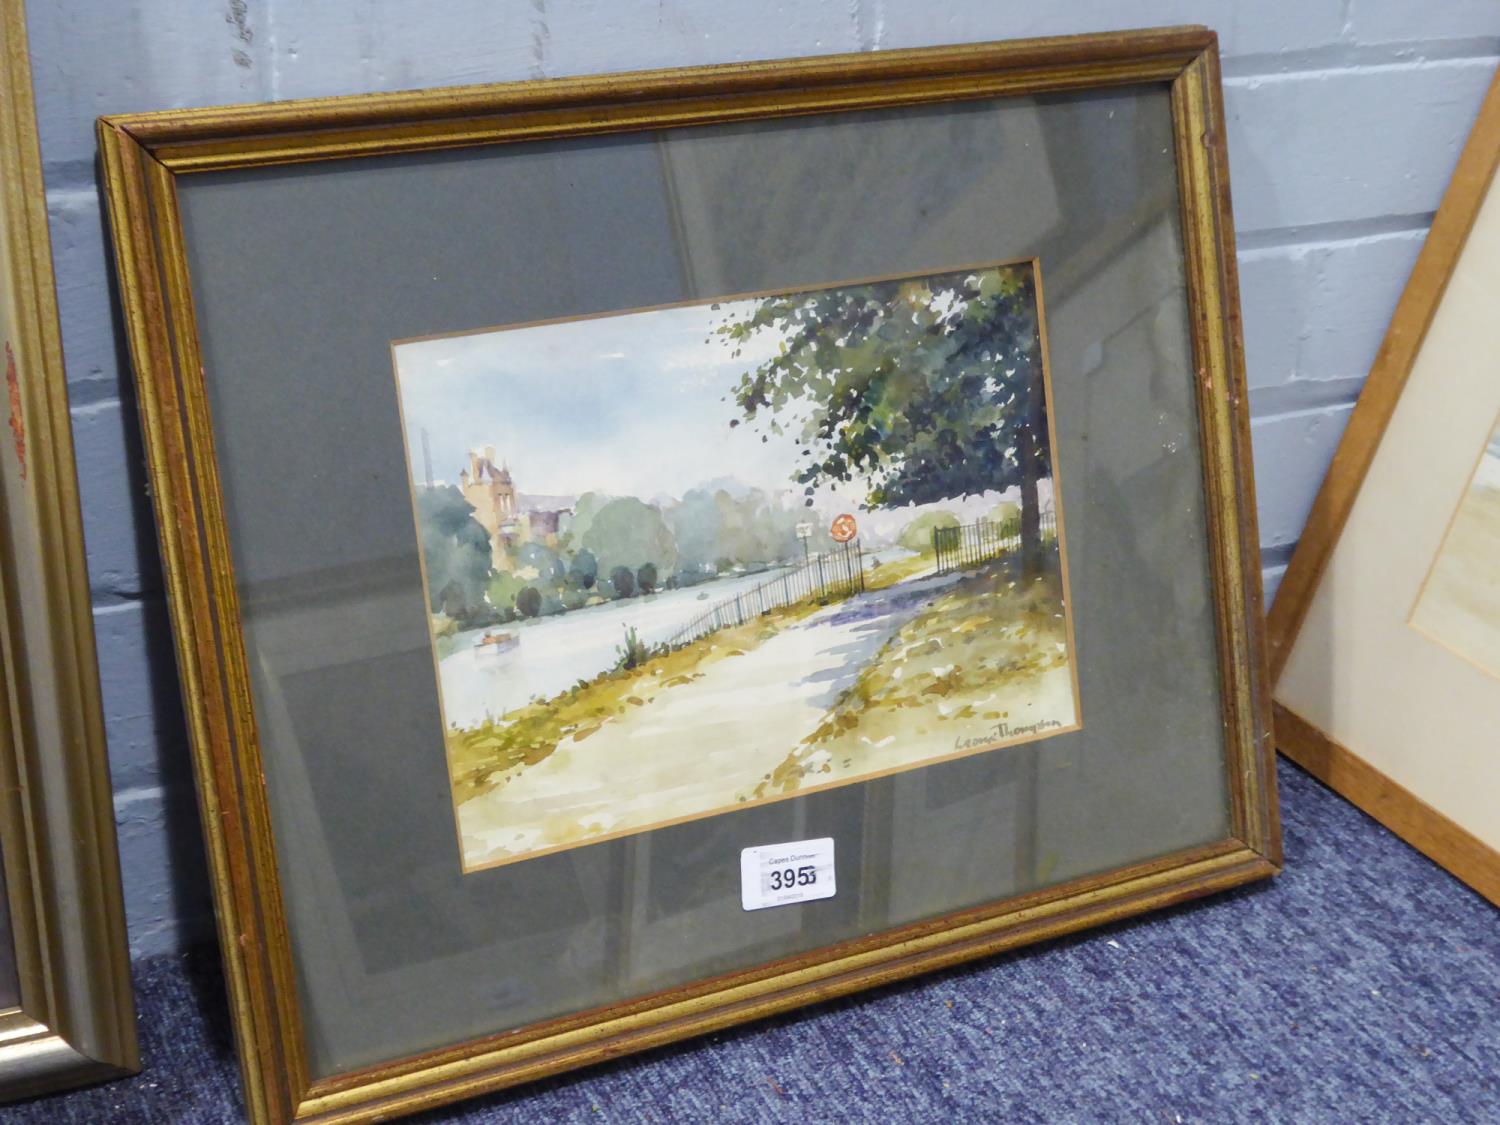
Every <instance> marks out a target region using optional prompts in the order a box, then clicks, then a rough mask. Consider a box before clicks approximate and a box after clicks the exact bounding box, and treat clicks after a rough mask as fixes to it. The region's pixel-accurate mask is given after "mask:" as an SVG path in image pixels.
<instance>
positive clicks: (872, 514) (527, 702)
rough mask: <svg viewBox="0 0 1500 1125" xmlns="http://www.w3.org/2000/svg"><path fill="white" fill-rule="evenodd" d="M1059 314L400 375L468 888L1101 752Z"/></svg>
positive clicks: (909, 291)
mask: <svg viewBox="0 0 1500 1125" xmlns="http://www.w3.org/2000/svg"><path fill="white" fill-rule="evenodd" d="M1035 284H1036V282H1035V277H1034V274H1033V271H1032V268H1031V266H1030V265H1029V264H1025V265H1019V266H1001V267H989V268H985V269H977V270H966V271H962V272H956V273H951V274H944V275H935V276H929V277H918V278H904V279H896V280H892V281H884V282H873V283H863V284H859V285H853V286H846V287H840V288H837V289H823V290H813V291H806V292H800V293H792V294H780V295H772V296H762V297H750V298H742V299H735V300H725V301H722V302H718V303H711V304H698V305H688V306H680V307H672V308H664V309H654V310H645V311H640V312H634V313H627V314H619V315H614V316H607V317H599V318H594V319H589V320H579V321H569V322H562V323H549V324H540V325H534V326H523V327H515V328H508V329H501V330H493V331H486V332H479V333H471V334H466V335H460V336H452V337H444V338H434V339H428V340H418V341H408V342H400V343H398V344H397V345H395V348H394V354H395V361H396V369H397V377H398V383H399V386H400V391H401V401H402V409H403V415H404V418H405V425H406V430H407V441H408V449H409V451H410V463H411V473H412V481H413V496H414V501H415V506H416V513H417V529H418V533H419V539H420V543H421V550H422V556H423V567H424V573H425V577H426V582H427V593H428V601H429V607H430V610H431V615H432V631H433V643H434V650H435V654H436V658H437V668H438V686H439V693H440V697H441V701H442V707H443V715H444V722H445V724H446V726H447V730H446V748H447V754H448V763H449V769H450V775H451V778H452V782H453V794H454V804H455V808H456V812H457V818H458V825H459V836H460V840H461V845H462V857H463V863H464V866H465V869H466V870H475V869H479V868H483V867H487V866H492V865H494V864H496V863H503V862H510V861H513V860H516V859H521V858H525V857H528V856H532V855H537V854H541V853H542V852H545V851H549V850H556V849H559V848H566V847H573V846H577V845H579V844H584V843H588V842H591V841H596V840H600V839H605V838H608V837H611V836H616V835H621V834H626V833H630V832H635V831H641V830H644V829H647V828H651V827H655V826H659V825H663V824H668V823H673V822H677V821H681V820H684V819H690V818H694V817H699V816H705V815H711V814H714V813H717V812H722V811H727V810H732V809H734V808H736V807H741V806H743V805H745V804H748V803H753V802H760V801H766V800H776V799H781V798H785V797H789V796H794V795H798V794H800V793H805V792H808V791H810V790H811V789H814V788H818V787H822V786H827V785H832V784H844V783H848V782H851V781H856V780H859V779H861V778H868V777H872V776H876V775H879V774H884V773H889V772H894V771H897V770H903V769H910V768H913V767H914V766H918V765H921V764H923V763H929V762H933V761H937V760H940V759H943V758H948V757H953V756H957V755H962V754H970V753H977V752H982V751H986V750H990V749H994V748H996V747H1000V746H1005V745H1010V744H1014V743H1017V742H1022V741H1029V740H1032V739H1036V738H1042V737H1046V736H1048V735H1051V734H1055V733H1059V732H1062V731H1066V730H1071V729H1075V728H1076V727H1077V726H1078V725H1079V715H1078V704H1077V691H1076V681H1075V677H1074V671H1073V667H1072V661H1071V653H1070V651H1069V645H1070V630H1069V627H1068V618H1067V608H1066V598H1065V573H1066V567H1065V565H1064V561H1063V560H1064V553H1063V545H1062V542H1061V538H1060V531H1059V524H1060V521H1059V519H1058V492H1059V490H1058V488H1057V486H1056V473H1055V472H1054V467H1053V463H1052V453H1051V443H1050V436H1049V435H1050V428H1049V426H1048V419H1047V399H1046V381H1045V375H1044V367H1043V363H1042V357H1041V342H1040V341H1041V336H1040V327H1039V323H1038V319H1037V318H1038V315H1039V311H1038V310H1039V302H1038V300H1037V296H1036V291H1035ZM455 468H456V470H457V471H456V472H455V471H454V470H455Z"/></svg>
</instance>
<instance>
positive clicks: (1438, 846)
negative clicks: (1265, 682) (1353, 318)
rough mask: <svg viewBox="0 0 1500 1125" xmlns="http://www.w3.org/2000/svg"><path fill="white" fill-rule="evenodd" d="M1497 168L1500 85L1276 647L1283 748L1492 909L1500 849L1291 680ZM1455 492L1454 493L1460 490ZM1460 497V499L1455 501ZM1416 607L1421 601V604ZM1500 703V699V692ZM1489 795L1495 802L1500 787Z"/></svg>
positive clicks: (1275, 625)
mask: <svg viewBox="0 0 1500 1125" xmlns="http://www.w3.org/2000/svg"><path fill="white" fill-rule="evenodd" d="M1497 167H1500V80H1497V81H1496V82H1494V83H1492V85H1491V86H1490V89H1489V92H1488V94H1487V95H1486V97H1485V100H1484V103H1483V105H1482V107H1481V108H1480V112H1479V117H1478V119H1477V121H1476V123H1475V125H1474V128H1473V131H1472V132H1471V133H1470V135H1469V139H1468V142H1467V144H1466V145H1465V146H1464V149H1463V153H1462V155H1461V156H1460V158H1459V161H1458V166H1457V168H1456V169H1455V170H1454V173H1453V179H1452V182H1451V183H1450V185H1449V187H1448V190H1447V192H1446V194H1445V195H1444V196H1443V201H1442V205H1441V207H1440V208H1439V209H1438V212H1437V215H1436V217H1435V218H1434V220H1433V224H1432V227H1431V229H1430V231H1429V232H1428V235H1427V239H1426V242H1425V244H1424V245H1423V248H1422V252H1421V254H1420V256H1419V257H1418V259H1417V262H1416V265H1415V266H1414V267H1413V269H1412V273H1411V277H1410V279H1409V280H1408V281H1407V284H1406V288H1405V290H1404V291H1403V293H1402V295H1401V299H1400V302H1399V303H1398V304H1397V306H1396V311H1395V314H1394V315H1393V316H1392V318H1391V323H1390V327H1389V328H1388V330H1387V331H1386V335H1385V339H1384V342H1383V343H1382V344H1381V347H1380V350H1379V352H1378V353H1377V354H1376V357H1375V362H1374V365H1373V366H1372V367H1371V369H1370V374H1369V378H1368V379H1367V381H1366V383H1365V386H1364V389H1363V390H1362V391H1361V393H1360V397H1359V401H1358V402H1357V404H1356V405H1355V408H1354V411H1353V413H1352V414H1351V415H1350V418H1349V422H1348V424H1347V426H1346V428H1345V430H1344V435H1343V437H1342V439H1341V440H1340V442H1339V446H1338V449H1337V450H1336V452H1335V454H1334V458H1333V463H1332V465H1331V466H1330V468H1329V471H1328V475H1327V477H1326V478H1325V480H1324V482H1323V485H1322V488H1321V489H1320V490H1319V492H1318V495H1317V498H1316V500H1315V501H1314V503H1313V507H1312V511H1311V513H1310V514H1309V516H1308V521H1307V526H1306V529H1305V530H1304V532H1303V534H1302V538H1301V540H1300V541H1299V542H1298V544H1297V548H1296V551H1295V552H1294V553H1293V555H1292V559H1291V562H1290V565H1289V566H1288V568H1287V571H1286V574H1285V576H1284V577H1283V578H1282V582H1281V585H1280V587H1279V589H1278V590H1277V593H1276V598H1275V602H1274V604H1273V605H1272V607H1271V610H1270V614H1269V619H1268V625H1267V643H1268V651H1269V655H1270V667H1271V675H1272V682H1273V683H1274V684H1275V685H1276V688H1275V693H1276V700H1277V702H1276V708H1275V710H1276V719H1275V721H1276V741H1277V746H1278V748H1279V749H1280V750H1281V752H1282V753H1283V754H1285V755H1286V756H1287V757H1289V758H1290V759H1291V760H1292V761H1294V762H1296V763H1297V764H1298V765H1300V766H1302V767H1303V768H1304V769H1306V770H1307V771H1308V772H1310V773H1311V774H1313V776H1315V777H1317V778H1318V779H1319V780H1321V781H1322V782H1323V783H1324V784H1326V785H1328V786H1329V787H1331V788H1332V789H1334V790H1335V791H1337V792H1338V793H1340V794H1342V795H1343V796H1344V797H1346V798H1348V799H1349V800H1350V801H1352V802H1353V803H1354V804H1355V805H1357V806H1358V807H1359V808H1361V809H1363V810H1364V811H1365V812H1366V813H1368V814H1369V815H1371V816H1373V817H1374V818H1375V819H1376V820H1378V821H1380V823H1382V824H1384V825H1385V826H1386V827H1387V828H1389V829H1390V830H1391V831H1393V832H1395V833H1396V834H1397V835H1398V836H1400V837H1401V838H1402V839H1404V840H1406V841H1407V842H1408V843H1409V844H1411V845H1412V846H1413V847H1415V848H1417V849H1418V850H1419V851H1421V852H1423V853H1424V854H1426V855H1427V856H1429V857H1430V858H1432V859H1433V860H1435V861H1436V862H1437V863H1438V864H1440V865H1441V866H1443V867H1445V868H1447V869H1448V870H1449V871H1451V872H1452V873H1453V874H1454V875H1456V876H1457V877H1458V878H1460V879H1462V880H1463V881H1464V882H1466V883H1468V884H1469V885H1470V886H1472V887H1473V888H1474V889H1475V890H1476V891H1478V892H1479V893H1480V894H1482V895H1484V896H1485V897H1486V898H1487V899H1489V900H1490V901H1491V902H1493V903H1496V904H1497V905H1500V851H1497V849H1496V847H1495V846H1494V844H1493V840H1491V841H1490V842H1488V843H1487V842H1486V841H1485V840H1484V839H1481V838H1480V837H1479V836H1478V835H1476V833H1475V832H1474V831H1471V829H1470V828H1469V827H1465V824H1464V823H1463V822H1462V821H1461V820H1460V819H1456V818H1455V816H1454V815H1448V814H1446V813H1444V812H1443V811H1440V809H1439V808H1438V807H1435V805H1434V803H1432V802H1433V801H1435V800H1440V798H1437V797H1435V796H1434V797H1432V798H1428V799H1424V797H1422V796H1419V795H1418V793H1417V792H1415V791H1414V790H1415V789H1419V788H1423V787H1424V784H1425V779H1424V778H1423V777H1422V772H1423V770H1422V768H1421V767H1419V766H1418V765H1417V764H1416V763H1415V761H1405V762H1402V763H1401V765H1400V768H1401V770H1402V779H1401V780H1398V778H1397V777H1396V776H1393V774H1392V772H1391V770H1392V767H1391V766H1389V765H1388V766H1386V767H1385V768H1377V767H1376V766H1375V765H1372V764H1371V762H1370V761H1369V760H1367V759H1368V748H1365V747H1362V746H1361V745H1357V744H1353V743H1351V744H1348V745H1346V744H1344V743H1341V742H1340V741H1339V740H1338V739H1336V738H1335V737H1334V736H1333V735H1332V734H1330V733H1328V732H1326V731H1324V730H1323V729H1320V724H1319V722H1315V721H1314V720H1313V719H1312V718H1310V717H1309V716H1308V715H1307V714H1304V713H1303V711H1302V710H1299V708H1298V706H1295V705H1293V704H1290V703H1288V702H1287V697H1288V695H1289V691H1290V688H1291V686H1292V685H1291V682H1290V680H1289V678H1288V667H1289V663H1290V662H1291V660H1292V657H1293V654H1294V651H1295V650H1296V648H1297V645H1298V641H1299V638H1304V637H1305V635H1306V634H1305V632H1304V625H1305V624H1306V622H1307V621H1308V619H1309V614H1310V613H1311V612H1312V610H1313V607H1314V603H1315V600H1316V599H1317V597H1318V595H1319V590H1320V588H1322V587H1323V585H1324V583H1325V582H1326V581H1331V579H1329V578H1328V575H1329V573H1330V565H1331V563H1332V560H1333V558H1334V555H1335V552H1336V550H1337V549H1338V546H1339V543H1340V540H1341V537H1342V536H1343V535H1344V532H1345V528H1346V526H1347V525H1348V523H1349V521H1350V518H1351V515H1352V513H1353V512H1354V510H1355V506H1356V503H1357V502H1358V500H1359V498H1360V495H1361V490H1362V488H1363V487H1364V485H1365V483H1366V480H1367V478H1368V477H1369V476H1370V474H1371V471H1372V466H1374V464H1375V463H1376V458H1377V455H1378V454H1379V452H1380V450H1381V443H1382V439H1383V438H1384V437H1385V435H1386V434H1387V432H1388V428H1389V427H1390V426H1391V425H1392V420H1393V418H1395V417H1396V415H1397V410H1398V407H1399V406H1400V405H1401V403H1402V402H1403V393H1406V394H1407V395H1408V396H1410V394H1411V392H1410V391H1409V390H1408V384H1409V382H1410V380H1411V377H1412V375H1413V372H1414V371H1416V370H1418V369H1419V364H1420V360H1421V356H1422V353H1423V347H1424V344H1426V343H1427V341H1428V340H1429V338H1430V333H1431V330H1432V329H1433V326H1434V323H1435V322H1436V320H1437V318H1438V317H1439V314H1440V312H1441V310H1442V309H1443V302H1444V298H1445V295H1446V294H1447V293H1448V291H1449V282H1450V280H1451V279H1452V278H1453V277H1454V275H1455V271H1456V270H1457V268H1458V266H1459V263H1460V260H1461V259H1462V256H1463V254H1464V252H1465V249H1466V247H1467V246H1468V245H1469V243H1470V234H1471V232H1472V231H1473V230H1474V229H1475V224H1476V221H1477V220H1478V219H1479V217H1480V214H1481V210H1482V208H1483V207H1484V205H1485V202H1486V200H1487V199H1488V198H1489V197H1490V196H1492V195H1493V194H1494V188H1493V187H1492V185H1493V183H1494V181H1495V171H1496V168H1497ZM1439 393H1440V392H1439V391H1433V392H1431V394H1429V396H1428V397H1427V398H1424V399H1423V400H1422V402H1423V404H1426V408H1427V409H1430V410H1432V411H1434V412H1437V411H1453V410H1454V409H1455V408H1457V407H1459V405H1460V404H1459V402H1458V401H1457V400H1456V399H1455V398H1454V397H1453V396H1452V394H1451V393H1449V394H1447V395H1446V397H1433V396H1436V395H1438V394H1439ZM1418 405H1422V404H1416V403H1414V404H1413V406H1412V407H1411V408H1412V409H1416V408H1417V406H1418ZM1474 409H1476V410H1477V412H1478V413H1479V414H1482V415H1485V416H1486V417H1487V416H1488V414H1487V409H1488V408H1485V407H1479V406H1477V405H1476V406H1475V407H1474ZM1481 421H1482V419H1481ZM1482 444H1483V443H1482V442H1481V443H1480V446H1482ZM1459 454H1460V455H1461V456H1462V458H1464V459H1465V461H1466V465H1465V468H1464V472H1463V473H1462V474H1460V475H1461V476H1462V477H1463V480H1458V481H1456V482H1452V481H1450V482H1445V483H1444V485H1443V487H1444V488H1445V489H1446V491H1444V493H1443V495H1442V496H1441V497H1436V496H1435V497H1434V498H1433V500H1432V503H1433V504H1434V518H1437V517H1441V519H1442V520H1447V519H1448V517H1449V514H1450V513H1451V512H1453V511H1454V507H1453V505H1454V504H1456V503H1457V501H1456V499H1455V497H1456V495H1457V491H1456V490H1461V489H1462V487H1463V482H1464V480H1467V475H1468V470H1469V469H1471V468H1472V460H1470V458H1471V455H1472V456H1477V455H1478V448H1477V447H1476V450H1474V451H1469V450H1467V449H1465V450H1461V451H1459ZM1450 484H1451V485H1452V488H1448V485H1450ZM1450 492H1452V493H1453V495H1449V493H1450ZM1424 549H1427V548H1425V547H1424ZM1437 549H1440V548H1437ZM1433 557H1434V556H1433V553H1432V550H1428V554H1427V559H1426V562H1425V563H1424V564H1423V566H1422V574H1424V575H1425V574H1426V573H1427V572H1428V570H1429V569H1430V566H1431V559H1432V558H1433ZM1413 589H1416V587H1415V586H1414V587H1413ZM1329 596H1331V595H1329ZM1416 596H1417V595H1416V594H1414V593H1413V594H1411V598H1415V597H1416ZM1411 608H1412V607H1411V604H1410V600H1408V602H1407V604H1404V605H1399V606H1393V609H1392V612H1393V613H1395V612H1396V611H1397V610H1399V612H1400V615H1402V617H1403V620H1404V619H1405V616H1406V615H1407V611H1409V610H1410V609H1411ZM1452 671H1453V674H1455V675H1458V676H1466V675H1469V674H1471V673H1474V674H1482V673H1478V672H1476V670H1475V669H1474V668H1473V667H1472V666H1467V667H1465V668H1462V669H1461V668H1460V666H1459V665H1458V664H1456V663H1455V664H1454V666H1453V669H1452ZM1309 690H1310V689H1309ZM1496 694H1497V695H1500V692H1496ZM1405 702H1406V703H1407V704H1409V708H1410V709H1415V708H1416V707H1417V706H1419V704H1420V701H1418V700H1406V701H1405ZM1304 709H1305V707H1304ZM1477 721H1479V722H1481V723H1483V722H1484V721H1485V720H1483V719H1482V717H1481V718H1479V719H1478V720H1477ZM1487 729H1491V730H1492V729H1493V728H1492V727H1489V728H1487ZM1426 742H1427V739H1425V738H1422V737H1414V738H1413V739H1412V742H1411V747H1410V749H1411V751H1412V753H1413V754H1419V755H1420V757H1421V758H1423V759H1424V760H1426V761H1427V762H1429V763H1430V764H1431V768H1442V763H1443V762H1444V760H1445V755H1446V753H1447V748H1446V747H1444V746H1441V745H1439V746H1431V745H1427V744H1426ZM1496 776H1500V774H1497V773H1495V772H1494V771H1493V770H1492V771H1491V773H1490V774H1489V777H1490V778H1491V779H1493V778H1494V777H1496ZM1480 780H1482V779H1480ZM1465 784H1466V785H1468V786H1470V787H1471V788H1473V789H1474V791H1475V792H1479V793H1483V792H1485V790H1484V787H1483V785H1482V784H1479V785H1477V786H1476V779H1475V778H1473V777H1470V778H1469V780H1468V781H1467V782H1466V783H1465ZM1489 792H1490V794H1491V796H1492V795H1493V793H1494V788H1493V786H1491V788H1490V790H1489Z"/></svg>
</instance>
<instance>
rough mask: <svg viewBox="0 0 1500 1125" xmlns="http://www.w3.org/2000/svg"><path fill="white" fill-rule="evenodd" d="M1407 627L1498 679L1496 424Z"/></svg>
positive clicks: (1499, 462) (1499, 461) (1499, 428)
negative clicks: (1409, 625) (1418, 631)
mask: <svg viewBox="0 0 1500 1125" xmlns="http://www.w3.org/2000/svg"><path fill="white" fill-rule="evenodd" d="M1411 623H1412V624H1413V625H1415V626H1416V627H1417V628H1418V629H1420V630H1421V631H1422V632H1424V633H1426V634H1427V635H1428V636H1430V637H1432V638H1433V639H1434V640H1436V641H1438V642H1439V643H1441V644H1444V645H1446V646H1447V647H1448V648H1450V649H1452V650H1453V651H1454V652H1456V653H1457V654H1458V655H1460V656H1462V657H1463V658H1464V659H1466V660H1468V661H1470V662H1471V663H1474V664H1477V665H1478V666H1479V667H1480V668H1482V669H1484V670H1485V671H1486V672H1488V673H1490V675H1492V676H1497V677H1500V422H1497V423H1496V425H1495V429H1494V431H1493V432H1492V433H1491V435H1490V440H1489V443H1488V444H1487V445H1486V446H1485V449H1484V453H1483V454H1482V455H1481V456H1480V458H1479V465H1478V466H1477V467H1476V468H1475V470H1474V476H1473V478H1472V479H1471V480H1470V481H1469V486H1468V488H1467V489H1465V491H1464V495H1463V499H1462V500H1460V501H1459V505H1458V510H1457V511H1456V512H1455V513H1454V515H1453V522H1452V524H1451V525H1450V526H1449V528H1448V532H1447V535H1446V536H1444V538H1443V544H1442V546H1441V547H1440V548H1439V549H1438V554H1437V558H1436V559H1434V560H1433V564H1432V571H1431V573H1429V574H1428V576H1427V582H1426V584H1425V585H1424V586H1423V587H1422V592H1421V594H1420V595H1418V598H1417V604H1416V607H1415V608H1414V609H1413V610H1412V615H1411Z"/></svg>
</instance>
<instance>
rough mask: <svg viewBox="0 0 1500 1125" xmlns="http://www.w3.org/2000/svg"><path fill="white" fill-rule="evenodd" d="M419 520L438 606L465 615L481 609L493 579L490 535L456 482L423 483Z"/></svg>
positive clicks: (430, 583)
mask: <svg viewBox="0 0 1500 1125" xmlns="http://www.w3.org/2000/svg"><path fill="white" fill-rule="evenodd" d="M417 522H418V526H419V527H420V528H421V534H422V559H423V564H424V566H425V567H426V569H427V593H428V596H429V597H430V598H431V601H432V607H433V609H435V610H439V611H441V612H443V613H446V614H448V615H449V616H450V617H454V618H460V619H466V618H469V617H472V616H474V615H476V614H478V613H480V612H481V611H482V609H483V607H484V604H485V593H486V587H487V586H488V584H489V580H490V537H489V533H488V532H486V531H485V530H484V528H483V526H481V525H480V523H479V521H478V520H476V519H475V518H474V509H473V508H472V507H471V506H470V505H469V502H468V501H467V500H465V499H464V498H463V493H461V492H459V490H458V489H457V488H454V487H452V486H442V487H439V488H420V489H418V490H417Z"/></svg>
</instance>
